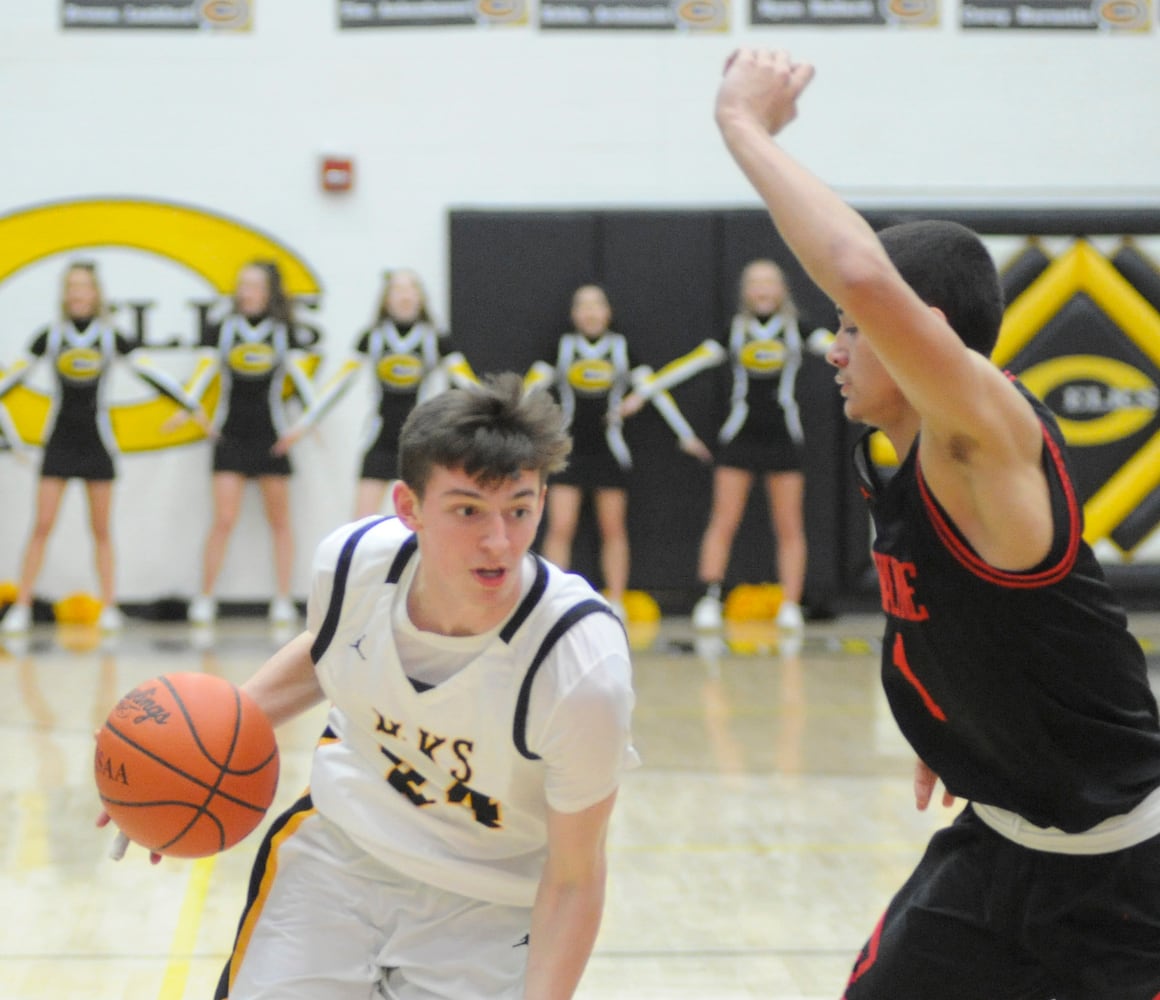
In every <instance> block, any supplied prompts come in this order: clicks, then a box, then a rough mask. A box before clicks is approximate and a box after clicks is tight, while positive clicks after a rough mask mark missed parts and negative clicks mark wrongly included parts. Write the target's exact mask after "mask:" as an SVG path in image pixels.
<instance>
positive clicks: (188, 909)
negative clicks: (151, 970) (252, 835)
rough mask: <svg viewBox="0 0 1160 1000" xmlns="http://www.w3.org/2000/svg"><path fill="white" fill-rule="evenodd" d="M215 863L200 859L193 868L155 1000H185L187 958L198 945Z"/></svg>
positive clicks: (214, 861)
mask: <svg viewBox="0 0 1160 1000" xmlns="http://www.w3.org/2000/svg"><path fill="white" fill-rule="evenodd" d="M216 863H217V858H216V857H209V858H201V859H200V860H198V861H195V862H194V864H193V870H192V871H191V872H190V875H189V884H188V885H187V886H186V889H185V899H184V900H183V901H182V904H181V912H180V913H178V915H177V930H176V931H175V932H174V934H173V944H171V945H170V947H169V964H168V965H167V966H166V968H165V977H164V978H163V979H162V980H161V992H160V994H158V1000H183V998H184V997H185V983H186V980H187V979H188V978H189V962H190V957H191V956H192V955H193V950H194V947H195V946H196V944H197V932H198V930H199V929H200V927H201V916H202V914H203V913H204V912H205V897H206V895H207V894H208V892H209V880H210V876H211V875H212V874H213V869H214V865H215V864H216Z"/></svg>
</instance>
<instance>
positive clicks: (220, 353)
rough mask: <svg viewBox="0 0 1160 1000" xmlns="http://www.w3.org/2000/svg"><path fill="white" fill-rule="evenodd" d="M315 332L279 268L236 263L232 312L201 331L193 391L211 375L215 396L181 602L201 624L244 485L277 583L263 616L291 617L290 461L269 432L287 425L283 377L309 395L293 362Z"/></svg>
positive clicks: (309, 398)
mask: <svg viewBox="0 0 1160 1000" xmlns="http://www.w3.org/2000/svg"><path fill="white" fill-rule="evenodd" d="M318 340H319V336H318V333H317V332H316V331H314V330H311V329H308V328H306V327H303V326H299V325H296V324H295V323H294V320H293V316H292V309H291V303H290V300H289V298H288V297H287V295H286V292H285V290H284V288H283V285H282V274H281V271H280V270H279V269H278V266H277V265H276V264H274V263H272V262H266V261H257V262H254V263H251V264H248V265H246V266H245V267H243V268H242V270H241V272H240V273H239V275H238V283H237V289H236V291H235V294H234V303H233V310H232V311H231V312H230V314H229V315H228V316H226V317H225V319H223V320H222V321H221V322H220V323H218V324H211V325H209V326H208V327H207V328H206V329H205V330H204V331H203V333H202V337H201V341H200V345H199V346H201V347H203V348H207V349H208V351H209V353H210V359H211V363H210V364H209V365H207V366H205V367H204V368H203V369H202V371H201V374H200V377H199V380H198V383H197V386H196V389H195V394H199V393H204V392H205V390H206V389H207V388H208V387H209V384H210V381H211V380H212V379H213V377H214V376H215V375H220V377H221V397H220V402H219V404H218V407H217V411H216V413H215V414H214V422H213V430H212V434H211V436H212V438H213V439H214V451H213V523H212V525H211V526H210V531H209V536H208V537H207V538H206V542H205V549H204V554H203V560H202V585H201V592H200V593H199V594H198V595H197V596H196V597H195V598H194V599H193V600H192V601H191V602H190V605H189V620H190V621H191V622H192V623H194V624H196V625H209V624H211V623H212V622H213V621H214V620H215V619H216V617H217V602H216V600H215V598H214V590H215V587H216V584H217V580H218V576H219V575H220V573H221V569H222V565H223V564H224V562H225V557H226V549H227V546H228V543H229V539H230V535H231V533H232V532H233V530H234V526H235V525H236V524H237V520H238V515H239V513H240V512H241V507H242V498H243V496H244V493H245V488H246V483H247V482H249V481H250V480H254V481H256V482H257V484H258V488H259V490H260V491H261V494H262V502H263V506H264V508H265V511H266V520H267V521H268V522H269V525H270V531H271V535H272V538H273V548H274V574H275V585H276V588H277V591H276V594H275V596H274V600H273V601H272V602H271V603H270V620H271V622H273V623H274V624H277V625H289V624H292V623H294V622H295V621H297V619H298V609H297V607H296V606H295V604H294V601H293V599H292V598H291V596H290V584H291V575H292V573H293V570H294V535H293V531H292V527H291V522H290V474H291V467H290V459H289V458H288V457H287V455H286V453H285V449H280V448H278V447H277V443H278V439H279V437H280V435H281V434H283V433H284V432H285V431H286V430H287V428H288V427H289V424H290V422H289V420H288V418H287V415H286V400H285V391H284V390H285V385H286V379H287V378H289V379H290V381H291V384H292V385H293V387H294V391H295V393H296V394H297V395H298V397H299V398H300V399H301V400H302V401H303V403H304V404H305V405H306V406H309V405H310V403H311V402H313V398H314V393H313V389H312V387H311V382H310V377H309V375H308V374H307V372H306V370H305V368H304V367H303V366H302V364H301V362H302V360H303V359H304V357H305V355H306V354H308V353H309V352H310V350H311V349H312V348H313V347H314V346H315V345H316V344H317V342H318Z"/></svg>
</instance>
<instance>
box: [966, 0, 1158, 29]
mask: <svg viewBox="0 0 1160 1000" xmlns="http://www.w3.org/2000/svg"><path fill="white" fill-rule="evenodd" d="M960 24H961V27H962V28H963V29H964V30H966V31H970V30H980V29H981V30H1000V31H1005V30H1010V31H1016V30H1025V29H1031V30H1039V31H1103V32H1108V33H1111V34H1115V33H1117V32H1130V33H1137V34H1139V33H1141V32H1147V31H1151V30H1152V0H963V5H962V12H961V14H960Z"/></svg>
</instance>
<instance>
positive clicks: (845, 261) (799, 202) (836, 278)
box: [718, 116, 890, 309]
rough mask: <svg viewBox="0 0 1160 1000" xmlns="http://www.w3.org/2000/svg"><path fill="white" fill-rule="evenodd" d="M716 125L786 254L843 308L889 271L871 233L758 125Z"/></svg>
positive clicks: (737, 121) (729, 121) (730, 121)
mask: <svg viewBox="0 0 1160 1000" xmlns="http://www.w3.org/2000/svg"><path fill="white" fill-rule="evenodd" d="M718 126H719V127H720V129H721V135H722V138H723V139H724V140H725V145H726V146H727V147H728V149H729V152H730V153H731V154H732V156H733V159H734V160H735V161H736V162H737V165H738V166H739V167H740V168H741V171H742V172H743V173H744V174H745V176H746V177H747V178H748V179H749V182H750V183H751V184H752V185H753V187H754V189H755V190H756V191H757V193H758V194H759V195H760V196H761V199H762V200H763V201H764V202H765V205H766V207H767V208H768V209H769V214H770V216H771V217H772V219H773V222H774V225H775V226H777V230H778V232H779V233H780V234H781V236H782V238H783V239H784V240H785V242H786V244H787V245H788V247H789V248H790V250H791V251H792V252H793V254H794V255H795V256H796V257H797V258H798V260H800V261H801V263H802V265H803V266H804V267H805V269H806V272H807V273H808V274H809V276H810V278H812V279H813V281H814V283H815V284H817V286H818V287H819V288H821V289H822V291H824V292H825V293H826V294H827V295H828V296H829V297H830V298H831V299H832V300H833V301H834V302H836V303H838V304H839V305H841V306H842V307H843V308H847V309H848V308H849V307H850V304H851V297H852V296H854V295H856V294H857V293H858V291H859V290H860V289H862V288H866V287H867V286H868V285H869V284H872V283H873V282H874V279H875V277H876V276H877V275H879V274H880V273H881V272H882V271H883V270H884V269H887V270H888V269H889V268H890V262H889V260H888V259H887V257H886V253H885V251H884V250H883V249H882V245H881V244H880V243H879V242H878V237H877V236H875V235H874V231H873V229H871V228H870V226H869V225H868V224H867V222H866V220H865V219H863V218H862V217H861V216H860V215H859V214H858V213H857V212H855V211H854V210H853V209H852V208H851V207H850V206H849V205H847V204H846V203H845V202H844V201H842V199H841V198H839V197H838V195H837V194H836V193H835V192H834V191H832V190H831V189H830V188H829V187H827V186H826V185H825V184H824V183H823V182H822V181H821V180H819V179H818V178H817V177H815V176H814V175H813V174H811V173H810V172H809V171H808V170H806V169H805V168H804V167H802V166H801V165H800V164H799V163H797V161H795V160H794V159H793V157H792V156H790V155H789V154H788V153H787V152H786V151H785V150H784V149H782V148H781V147H780V146H779V145H778V144H777V143H775V142H774V141H773V140H772V139H770V137H769V136H768V135H767V134H766V133H765V132H764V131H763V129H762V128H761V126H760V125H759V124H758V123H756V122H752V121H749V120H747V119H743V118H731V117H728V116H722V117H720V118H719V119H718Z"/></svg>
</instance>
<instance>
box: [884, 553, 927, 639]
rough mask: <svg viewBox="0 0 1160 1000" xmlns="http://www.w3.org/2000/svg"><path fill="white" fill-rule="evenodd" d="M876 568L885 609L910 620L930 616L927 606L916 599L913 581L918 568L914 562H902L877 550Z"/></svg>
mask: <svg viewBox="0 0 1160 1000" xmlns="http://www.w3.org/2000/svg"><path fill="white" fill-rule="evenodd" d="M874 568H875V569H876V570H878V587H879V589H880V590H881V591H882V610H883V611H885V612H886V613H887V614H888V615H892V616H893V617H895V618H901V619H903V620H904V621H908V622H922V621H926V620H927V619H928V618H929V617H930V612H929V611H928V610H927V609H926V607H924V606H923V605H922V604H920V603H918V601H917V600H916V599H915V592H914V590H915V588H914V582H913V581H914V579H915V577H916V576H917V574H918V570H917V568H916V567H915V565H914V563H909V562H902V561H901V560H900V559H895V558H894V557H893V556H888V555H883V554H882V553H881V552H875V553H874Z"/></svg>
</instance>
